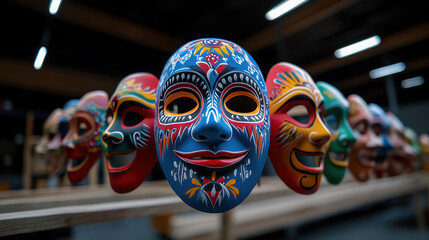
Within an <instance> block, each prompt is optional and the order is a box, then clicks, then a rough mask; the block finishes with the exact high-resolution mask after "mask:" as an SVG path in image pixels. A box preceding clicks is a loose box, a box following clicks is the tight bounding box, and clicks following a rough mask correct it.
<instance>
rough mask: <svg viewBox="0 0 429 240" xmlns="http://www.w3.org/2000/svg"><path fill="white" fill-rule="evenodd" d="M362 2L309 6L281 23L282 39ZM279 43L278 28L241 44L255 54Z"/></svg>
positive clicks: (330, 1)
mask: <svg viewBox="0 0 429 240" xmlns="http://www.w3.org/2000/svg"><path fill="white" fill-rule="evenodd" d="M359 1H360V0H324V1H316V2H311V3H309V4H307V6H304V7H303V9H301V10H300V11H297V12H294V13H292V14H290V16H287V17H285V18H284V20H282V22H281V23H280V26H281V29H282V32H281V37H282V38H286V37H288V36H290V35H293V34H295V33H297V32H299V31H302V30H304V29H306V28H308V27H310V26H312V25H314V24H315V23H318V22H320V21H322V20H323V19H326V18H328V17H330V16H332V15H333V14H335V13H337V12H340V11H342V10H344V9H346V8H348V7H351V6H353V5H354V4H355V3H357V2H359ZM276 41H277V38H276V27H275V26H271V27H268V28H266V29H264V30H262V31H260V32H258V33H256V34H254V35H252V36H250V37H248V38H246V39H244V40H243V41H241V42H240V43H239V44H240V45H241V46H242V47H243V48H244V49H246V50H247V51H248V52H250V53H254V52H256V51H258V50H261V49H263V48H265V47H267V46H270V45H272V44H274V43H275V42H276Z"/></svg>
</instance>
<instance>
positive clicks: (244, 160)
mask: <svg viewBox="0 0 429 240" xmlns="http://www.w3.org/2000/svg"><path fill="white" fill-rule="evenodd" d="M269 129H270V121H269V107H268V101H267V93H266V86H265V82H264V78H263V76H262V74H261V71H260V69H259V67H258V65H257V64H256V62H255V61H254V60H253V58H252V57H251V56H250V55H249V54H248V53H247V52H246V51H245V50H243V49H242V48H241V47H240V46H238V45H236V44H234V43H232V42H229V41H226V40H222V39H212V38H211V39H199V40H195V41H192V42H189V43H187V44H186V45H184V46H183V47H181V48H180V49H179V50H178V51H177V52H176V53H174V54H173V56H172V57H171V58H170V60H169V61H168V62H167V64H166V66H165V68H164V70H163V72H162V75H161V78H160V84H159V86H158V92H157V104H156V128H155V133H156V135H155V136H156V144H157V153H158V156H159V160H160V164H161V167H162V169H163V171H164V174H165V176H166V178H167V180H168V182H169V183H170V186H171V187H172V188H173V190H174V191H175V192H176V194H177V195H178V196H179V197H180V198H182V200H183V201H184V202H185V203H187V204H188V205H189V206H191V207H193V208H195V209H198V210H200V211H204V212H211V213H215V212H224V211H228V210H230V209H232V208H234V207H235V206H237V205H238V204H239V203H241V202H242V201H243V200H244V199H245V198H246V197H247V196H248V195H249V194H250V192H251V191H252V189H253V187H254V186H255V184H256V183H257V182H258V179H259V177H260V175H261V172H262V169H263V167H264V164H265V161H266V157H267V151H268V146H269Z"/></svg>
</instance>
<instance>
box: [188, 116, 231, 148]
mask: <svg viewBox="0 0 429 240" xmlns="http://www.w3.org/2000/svg"><path fill="white" fill-rule="evenodd" d="M206 120H207V119H201V121H200V123H199V124H198V125H197V126H196V127H195V128H194V130H193V131H192V138H193V139H194V140H195V141H197V142H206V143H208V144H209V145H218V144H220V143H222V142H225V141H228V140H229V139H230V138H231V135H232V129H231V127H230V126H229V125H228V124H227V123H226V122H225V121H224V120H223V119H220V121H218V122H216V121H206Z"/></svg>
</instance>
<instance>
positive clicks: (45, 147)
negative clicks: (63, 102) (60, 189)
mask: <svg viewBox="0 0 429 240" xmlns="http://www.w3.org/2000/svg"><path fill="white" fill-rule="evenodd" d="M62 115H63V111H62V109H60V108H57V109H55V110H54V111H53V112H52V113H51V114H50V115H49V117H48V118H47V119H46V121H45V122H44V123H43V135H42V137H41V138H40V140H39V142H38V143H37V145H36V147H35V152H36V154H37V155H39V156H40V157H42V158H43V159H45V160H46V161H47V168H48V171H49V173H51V174H52V173H55V172H56V170H57V169H58V168H59V167H58V166H57V164H58V163H59V161H58V160H59V159H57V158H56V157H57V156H56V154H53V153H54V151H53V149H51V148H50V146H49V144H50V143H51V142H52V141H53V140H54V139H55V136H56V134H57V133H58V125H59V121H60V118H61V117H62ZM55 150H58V149H55ZM55 152H56V151H55ZM58 157H59V156H58Z"/></svg>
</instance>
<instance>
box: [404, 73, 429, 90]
mask: <svg viewBox="0 0 429 240" xmlns="http://www.w3.org/2000/svg"><path fill="white" fill-rule="evenodd" d="M424 82H425V79H424V78H423V77H422V76H418V77H413V78H408V79H405V80H402V82H401V86H402V87H403V88H412V87H417V86H420V85H422V84H423V83H424Z"/></svg>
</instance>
